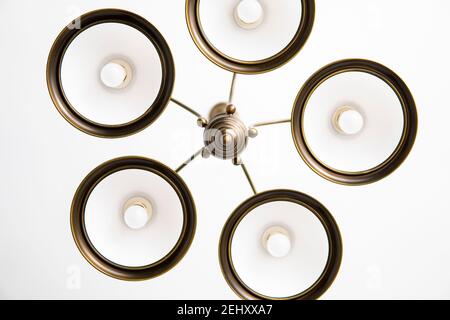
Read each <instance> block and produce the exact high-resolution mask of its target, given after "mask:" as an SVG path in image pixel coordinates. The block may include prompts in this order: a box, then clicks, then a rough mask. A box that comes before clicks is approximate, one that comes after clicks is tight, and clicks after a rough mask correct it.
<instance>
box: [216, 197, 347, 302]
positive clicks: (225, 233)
mask: <svg viewBox="0 0 450 320" xmlns="http://www.w3.org/2000/svg"><path fill="white" fill-rule="evenodd" d="M276 201H289V202H293V203H296V204H298V205H301V206H303V207H305V208H307V209H308V210H310V211H311V213H313V214H314V215H315V216H316V217H317V218H318V219H319V220H320V222H321V223H322V226H323V227H324V229H325V231H326V233H327V237H328V250H329V251H328V259H327V263H326V266H325V268H324V270H323V272H322V274H321V276H320V277H319V279H318V280H317V281H316V282H315V283H314V284H313V285H312V286H311V287H309V288H308V289H307V290H305V291H303V292H301V293H299V294H297V295H294V296H291V297H286V298H273V297H268V296H265V295H262V294H259V293H257V292H255V291H253V290H252V289H251V288H249V287H248V286H247V285H246V284H245V283H244V282H243V281H242V280H241V279H240V278H239V275H238V273H237V271H236V270H235V269H234V266H233V261H232V257H231V242H232V239H233V236H234V233H235V231H236V228H237V226H238V225H239V223H240V222H241V221H242V219H243V218H244V217H245V216H246V215H247V214H248V213H249V212H250V211H252V210H253V209H255V208H256V207H258V206H260V205H263V204H265V203H269V202H276ZM342 251H343V249H342V239H341V234H340V231H339V228H338V225H337V223H336V221H335V220H334V218H333V216H332V215H331V213H330V212H329V211H328V210H327V208H326V207H325V206H323V205H322V204H321V203H320V202H318V201H317V200H315V199H314V198H312V197H310V196H308V195H306V194H304V193H301V192H298V191H294V190H271V191H266V192H263V193H259V194H256V195H255V196H253V197H251V198H249V199H247V200H246V201H244V203H242V204H241V205H240V206H239V207H237V209H235V210H234V212H233V213H232V214H231V216H230V217H229V218H228V221H227V222H226V223H225V226H224V228H223V230H222V235H221V237H220V244H219V259H220V266H221V268H222V273H223V275H224V277H225V280H226V281H227V283H228V285H229V286H230V288H231V289H232V290H233V291H234V292H235V293H236V294H237V295H238V296H240V297H241V298H243V299H247V300H260V299H264V300H313V299H318V298H319V297H320V296H321V295H322V294H323V293H324V292H325V291H327V290H328V288H329V287H330V286H331V285H332V283H333V281H334V279H335V278H336V275H337V273H338V271H339V267H340V264H341V260H342Z"/></svg>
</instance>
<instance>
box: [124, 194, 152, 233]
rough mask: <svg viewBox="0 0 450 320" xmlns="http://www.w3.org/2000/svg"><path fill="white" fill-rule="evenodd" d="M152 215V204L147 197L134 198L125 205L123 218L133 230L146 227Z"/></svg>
mask: <svg viewBox="0 0 450 320" xmlns="http://www.w3.org/2000/svg"><path fill="white" fill-rule="evenodd" d="M151 215H152V206H151V204H150V202H149V201H148V200H147V199H144V198H132V199H130V200H128V201H127V203H126V204H125V207H124V212H123V220H124V222H125V224H126V226H127V227H128V228H130V229H133V230H139V229H142V228H144V227H145V226H146V225H147V223H148V221H149V220H150V217H151Z"/></svg>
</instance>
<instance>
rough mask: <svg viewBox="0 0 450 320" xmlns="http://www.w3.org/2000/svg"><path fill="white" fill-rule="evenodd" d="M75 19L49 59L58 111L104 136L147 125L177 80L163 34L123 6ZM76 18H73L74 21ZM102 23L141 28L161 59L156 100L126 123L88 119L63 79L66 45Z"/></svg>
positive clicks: (50, 82)
mask: <svg viewBox="0 0 450 320" xmlns="http://www.w3.org/2000/svg"><path fill="white" fill-rule="evenodd" d="M75 21H80V22H81V24H82V26H81V28H80V29H76V28H69V27H65V28H64V29H63V30H62V31H61V33H60V34H59V35H58V37H57V38H56V40H55V42H54V43H53V46H52V48H51V50H50V53H49V57H48V61H47V87H48V90H49V93H50V97H51V99H52V100H53V104H54V105H55V107H56V108H57V109H58V111H59V113H60V114H61V115H62V116H63V117H64V118H65V119H66V120H67V121H68V122H69V123H70V124H71V125H73V126H74V127H75V128H77V129H79V130H81V131H83V132H85V133H87V134H90V135H92V136H96V137H101V138H120V137H125V136H129V135H132V134H135V133H137V132H139V131H141V130H143V129H145V128H146V127H148V126H149V125H150V124H152V123H153V122H154V121H155V120H156V119H157V118H158V117H159V116H160V115H161V114H162V112H163V111H164V109H165V108H166V106H167V104H168V102H169V100H170V97H171V95H172V90H173V86H174V82H175V64H174V61H173V57H172V53H171V51H170V48H169V46H168V44H167V42H166V41H165V40H164V37H163V36H162V35H161V33H160V32H159V31H158V30H157V29H156V28H155V27H154V26H153V25H152V24H151V23H150V22H148V21H147V20H146V19H144V18H143V17H141V16H138V15H136V14H134V13H132V12H129V11H125V10H120V9H101V10H95V11H91V12H88V13H86V14H83V15H82V16H80V17H79V18H77V19H76V20H75ZM75 21H74V22H72V23H73V25H75V24H74V23H75ZM102 23H121V24H125V25H128V26H130V27H133V28H134V29H136V30H138V31H139V32H141V33H142V34H144V35H145V36H146V37H147V38H148V39H149V40H150V41H151V42H152V44H153V45H154V47H155V49H156V51H157V52H158V55H159V58H160V61H161V68H162V81H161V87H160V90H159V92H158V95H157V97H156V99H155V101H154V102H153V103H152V105H151V106H150V107H149V108H148V109H147V111H146V112H145V113H144V114H143V115H141V116H140V117H138V118H136V119H134V120H132V121H130V122H127V123H124V124H118V125H105V124H101V123H97V122H94V121H91V120H89V119H87V118H86V117H84V116H83V115H81V114H80V113H79V112H78V111H77V110H76V109H75V108H74V107H73V106H72V105H71V103H70V101H69V100H68V98H67V97H66V95H65V93H64V89H63V86H62V83H61V66H62V62H63V59H64V55H65V52H66V50H67V48H68V47H69V46H70V44H71V43H72V41H73V40H74V39H75V38H76V37H77V36H78V35H79V34H80V33H81V32H83V31H85V30H87V29H88V28H90V27H93V26H95V25H98V24H102Z"/></svg>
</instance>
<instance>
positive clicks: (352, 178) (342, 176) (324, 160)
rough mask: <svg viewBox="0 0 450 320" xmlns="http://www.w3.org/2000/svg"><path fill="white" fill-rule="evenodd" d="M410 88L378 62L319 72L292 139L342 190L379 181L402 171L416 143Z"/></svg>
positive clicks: (304, 93)
mask: <svg viewBox="0 0 450 320" xmlns="http://www.w3.org/2000/svg"><path fill="white" fill-rule="evenodd" d="M416 131H417V111H416V106H415V103H414V99H413V97H412V95H411V93H410V91H409V89H408V87H407V86H406V84H405V83H404V82H403V81H402V80H401V79H400V77H399V76H397V75H396V74H395V73H394V72H393V71H391V70H389V69H388V68H386V67H385V66H383V65H380V64H378V63H376V62H373V61H368V60H360V59H351V60H343V61H338V62H335V63H332V64H330V65H328V66H326V67H324V68H322V69H321V70H319V71H317V72H316V73H315V74H314V75H313V76H312V77H311V78H309V79H308V80H307V82H306V83H305V85H304V86H303V87H302V89H301V90H300V92H299V94H298V96H297V99H296V101H295V104H294V108H293V112H292V134H293V138H294V142H295V145H296V147H297V150H298V152H299V153H300V155H301V157H302V158H303V159H304V161H305V162H306V163H307V164H308V165H309V166H310V167H311V168H312V169H313V170H314V171H315V172H316V173H318V174H319V175H321V176H322V177H324V178H326V179H328V180H330V181H333V182H336V183H341V184H346V185H361V184H367V183H372V182H375V181H378V180H380V179H382V178H384V177H386V176H387V175H389V174H390V173H392V172H393V171H394V170H395V169H396V168H398V167H399V166H400V164H401V163H402V162H403V160H404V159H405V158H406V157H407V156H408V154H409V152H410V150H411V148H412V146H413V144H414V140H415V137H416Z"/></svg>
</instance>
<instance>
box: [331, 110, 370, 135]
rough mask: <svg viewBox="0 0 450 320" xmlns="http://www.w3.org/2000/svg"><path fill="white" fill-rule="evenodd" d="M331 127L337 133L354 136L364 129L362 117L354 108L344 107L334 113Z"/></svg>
mask: <svg viewBox="0 0 450 320" xmlns="http://www.w3.org/2000/svg"><path fill="white" fill-rule="evenodd" d="M333 126H334V128H335V130H336V131H337V132H339V133H342V134H346V135H355V134H358V133H360V132H361V131H362V129H363V128H364V117H363V116H362V114H361V113H360V112H359V111H358V110H356V109H355V108H352V107H348V106H344V107H341V108H339V109H337V110H336V112H335V113H334V115H333Z"/></svg>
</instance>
